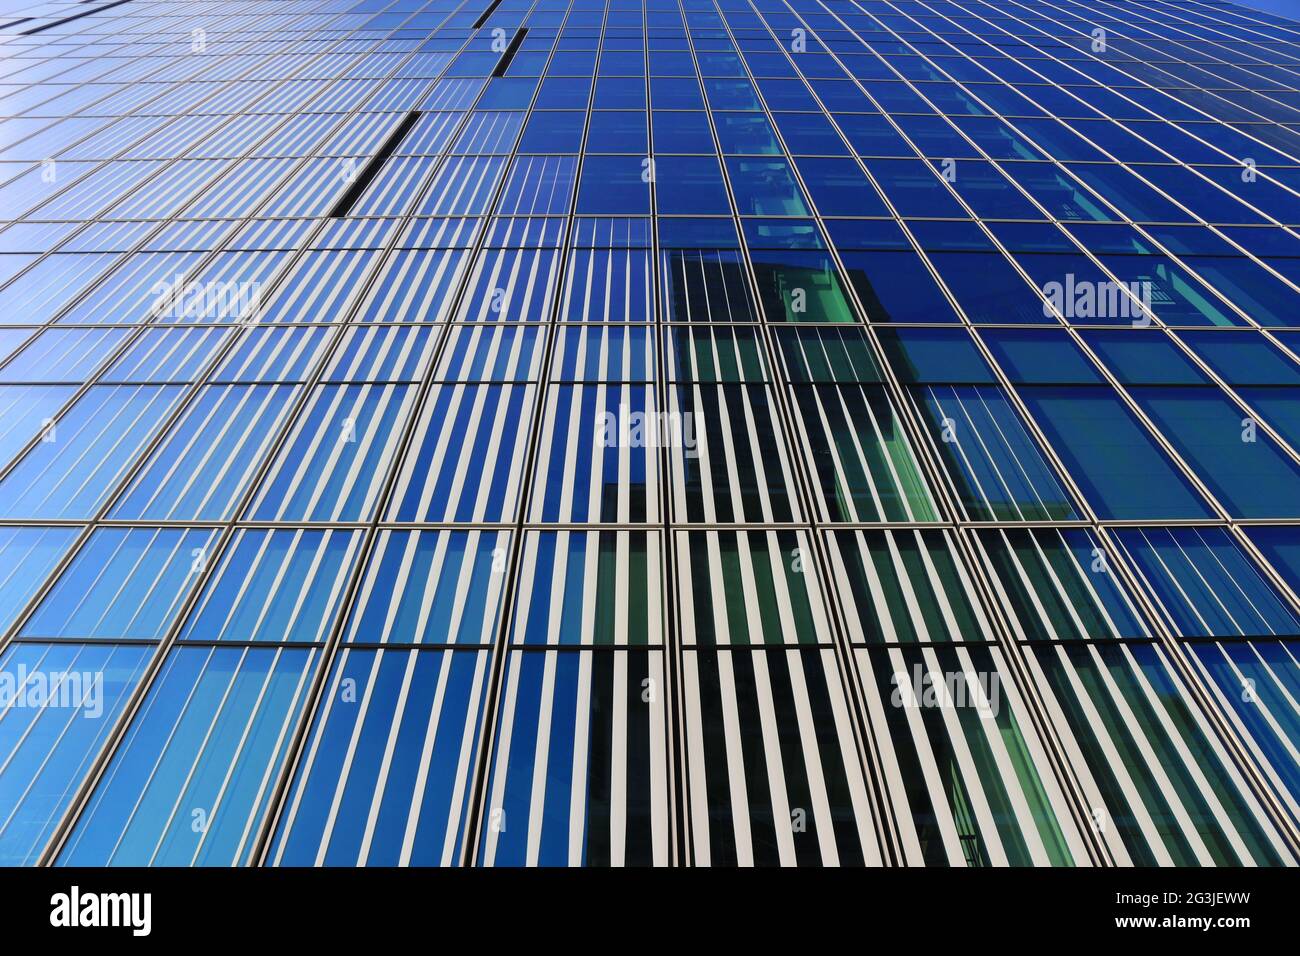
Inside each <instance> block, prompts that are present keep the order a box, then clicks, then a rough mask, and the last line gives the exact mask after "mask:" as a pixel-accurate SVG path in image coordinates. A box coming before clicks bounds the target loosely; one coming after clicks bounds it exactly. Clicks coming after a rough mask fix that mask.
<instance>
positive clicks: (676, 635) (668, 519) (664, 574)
mask: <svg viewBox="0 0 1300 956" xmlns="http://www.w3.org/2000/svg"><path fill="white" fill-rule="evenodd" d="M649 6H650V5H649V3H648V2H647V0H641V30H642V34H641V35H642V44H643V49H642V53H643V59H642V62H643V63H644V68H645V104H646V105H645V119H646V146H647V150H646V152H647V155H648V156H649V158H650V162H651V170H652V172H654V173H657V170H655V168H654V162H655V139H654V136H655V124H654V97H653V93H652V84H651V82H650V80H651V70H650V43H651V26H650V16H649V13H650V10H649ZM682 36H683V38H684V39H686V40H687V43H688V44H689V42H690V40H689V37H688V35H687V28H686V20H685V17H684V16H683V18H682ZM602 46H603V37H602ZM701 95H703V93H702V92H701ZM648 185H649V187H650V217H649V218H650V250H649V254H650V296H651V309H652V314H653V315H654V330H655V363H656V365H657V369H656V371H655V375H654V378H655V381H654V389H655V406H656V410H657V411H658V413H659V416H660V417H659V421H661V422H667V421H671V419H670V418H669V417H668V416H669V415H670V409H669V403H668V394H669V389H670V388H673V387H675V386H676V383H675V382H674V383H670V382H669V364H668V336H669V334H670V333H669V323H668V322H667V319H666V317H665V315H664V312H665V305H664V301H663V298H664V297H663V291H662V290H663V282H664V276H663V263H662V262H661V261H660V256H661V255H662V249H661V247H660V245H659V203H658V176H657V175H651V177H650V182H649V184H648ZM670 444H671V443H663V442H660V443H658V445H659V447H658V448H657V449H656V451H657V453H658V456H659V517H660V521H659V524H658V527H659V528H660V534H661V535H662V542H661V544H660V549H661V551H660V554H661V559H662V561H661V564H662V567H661V569H660V574H659V581H660V586H659V597H660V600H661V601H662V602H663V614H664V640H663V644H662V645H661V650H660V652H661V653H662V654H663V659H664V674H665V676H666V678H667V682H668V687H667V688H666V693H665V695H664V699H665V700H667V701H670V702H671V706H670V707H669V708H668V714H667V717H668V721H667V740H666V744H667V748H668V754H667V758H668V759H667V763H668V766H667V772H668V778H669V779H668V801H669V804H668V853H669V856H668V861H669V865H670V866H671V865H673V864H678V865H682V866H684V865H686V864H687V863H688V862H691V863H693V862H694V844H693V841H691V840H689V839H688V838H687V837H688V826H689V824H688V817H689V813H690V810H689V807H690V801H689V792H690V791H689V784H688V777H689V773H690V767H689V761H688V759H687V744H686V731H685V727H686V682H685V679H684V678H683V676H682V657H681V655H682V638H681V633H680V628H681V621H680V620H679V613H678V608H677V600H676V598H677V595H676V591H677V583H678V577H677V540H676V539H677V535H676V533H675V530H674V528H675V524H676V522H675V518H676V507H675V500H674V499H675V496H674V494H673V488H674V483H673V475H674V470H673V456H672V455H671V454H670V453H669V446H670Z"/></svg>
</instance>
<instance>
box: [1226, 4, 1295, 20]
mask: <svg viewBox="0 0 1300 956" xmlns="http://www.w3.org/2000/svg"><path fill="white" fill-rule="evenodd" d="M1237 2H1238V3H1239V4H1240V5H1241V6H1243V7H1251V8H1253V9H1255V10H1266V11H1268V12H1269V13H1276V14H1278V15H1279V16H1283V17H1290V18H1291V19H1292V20H1300V0H1237Z"/></svg>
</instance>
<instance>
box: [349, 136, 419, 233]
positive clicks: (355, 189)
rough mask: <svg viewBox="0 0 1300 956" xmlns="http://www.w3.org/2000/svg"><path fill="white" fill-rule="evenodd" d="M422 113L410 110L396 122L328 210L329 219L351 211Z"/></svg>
mask: <svg viewBox="0 0 1300 956" xmlns="http://www.w3.org/2000/svg"><path fill="white" fill-rule="evenodd" d="M422 115H423V114H422V113H421V112H420V111H419V110H411V112H409V113H407V114H406V116H404V117H403V118H402V121H401V122H400V123H398V124H397V128H396V129H394V130H393V131H392V132H391V133H389V134H388V138H387V139H386V140H384V144H383V145H382V146H380V147H379V152H377V153H375V155H374V156H372V157H370V161H369V162H368V163H366V165H365V167H364V168H363V169H362V170H361V172H360V173H359V174H358V175H357V178H356V179H354V180H353V181H352V185H351V186H349V187H348V190H347V192H345V193H344V194H343V195H342V196H340V197H339V200H338V202H336V203H335V204H334V208H332V209H331V210H330V212H329V215H330V218H331V219H338V218H341V217H342V216H346V215H347V214H348V213H349V212H351V211H352V207H353V206H355V205H356V204H357V200H358V199H360V198H361V194H362V193H364V192H365V191H366V187H367V186H369V185H370V183H371V182H372V181H373V180H374V178H375V177H376V176H378V175H379V170H380V169H382V168H383V165H384V163H385V162H386V161H387V160H388V157H390V156H392V155H393V153H394V152H396V151H397V147H398V144H400V143H401V142H402V140H404V139H406V136H407V134H408V133H410V132H411V127H413V126H414V125H415V122H416V120H418V119H419V118H420V117H421V116H422Z"/></svg>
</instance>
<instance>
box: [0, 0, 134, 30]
mask: <svg viewBox="0 0 1300 956" xmlns="http://www.w3.org/2000/svg"><path fill="white" fill-rule="evenodd" d="M130 2H131V0H115V2H113V3H106V4H104V5H103V6H102V7H96V8H95V9H94V10H87V11H86V12H85V13H74V14H73V15H72V16H70V17H64V18H63V19H62V20H51V21H50V22H49V23H42V24H41V25H40V26H39V27H32V28H31V29H30V30H24V31H23V32H22V35H23V36H25V37H29V36H32V35H33V34H36V33H44V32H45V31H46V30H48V29H50V28H51V27H59V26H62V25H63V24H65V23H71V22H72V21H73V20H80V19H81V18H82V17H88V16H91V15H92V14H95V13H103V12H104V11H105V10H112V9H113V8H114V7H120V6H121V5H122V4H124V3H130Z"/></svg>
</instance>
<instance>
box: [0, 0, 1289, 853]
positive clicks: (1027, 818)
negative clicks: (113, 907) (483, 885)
mask: <svg viewBox="0 0 1300 956" xmlns="http://www.w3.org/2000/svg"><path fill="white" fill-rule="evenodd" d="M0 7H3V9H0V16H2V17H3V18H4V19H3V20H0V38H3V42H4V49H5V56H4V57H3V58H2V59H0V101H2V102H3V115H4V116H6V117H8V118H7V119H5V120H3V121H2V123H3V126H2V129H3V132H2V133H0V144H3V145H0V217H2V218H3V220H4V222H3V228H0V689H4V688H8V689H7V690H5V692H4V693H3V695H0V862H4V863H6V864H12V865H21V864H27V865H31V864H37V863H83V864H104V863H124V864H171V865H175V864H181V865H188V864H204V865H217V864H232V863H241V864H242V863H260V864H267V865H278V864H295V865H303V864H340V865H357V864H370V865H378V864H411V865H432V864H458V863H471V864H476V865H503V864H524V863H542V864H608V863H614V864H623V863H626V864H651V863H654V864H665V865H667V864H686V865H689V864H699V865H702V864H736V863H740V864H751V863H752V864H777V863H782V864H805V865H814V864H834V863H839V864H863V863H866V864H930V865H940V864H957V865H961V864H967V865H1002V864H1034V865H1066V864H1084V863H1093V864H1120V865H1125V864H1172V863H1180V864H1197V863H1200V864H1237V863H1287V864H1290V863H1294V862H1295V860H1296V857H1297V854H1300V761H1298V760H1297V753H1300V708H1298V707H1297V700H1300V679H1298V674H1300V671H1298V669H1297V654H1298V652H1300V645H1297V644H1296V635H1297V634H1300V455H1298V454H1297V452H1298V451H1300V413H1297V409H1300V402H1297V401H1296V393H1295V392H1294V391H1293V389H1295V388H1296V387H1297V385H1300V364H1298V363H1300V332H1297V331H1295V329H1297V328H1300V319H1297V312H1296V308H1295V305H1296V302H1297V301H1300V300H1298V299H1297V298H1296V293H1297V290H1300V267H1298V266H1297V263H1300V239H1297V237H1296V235H1294V234H1293V230H1294V229H1295V228H1296V227H1298V226H1300V135H1298V134H1297V133H1296V131H1295V130H1296V129H1297V128H1300V127H1297V125H1296V123H1297V120H1300V112H1297V111H1300V98H1298V97H1300V93H1298V92H1297V91H1298V90H1300V87H1298V86H1297V82H1296V75H1297V74H1296V71H1295V70H1294V69H1293V68H1292V66H1291V61H1292V59H1293V58H1294V50H1295V48H1296V44H1297V41H1298V40H1300V24H1294V23H1288V22H1287V21H1283V20H1281V19H1278V18H1275V17H1271V16H1269V15H1266V14H1261V13H1254V12H1249V11H1246V10H1245V9H1243V8H1236V7H1232V6H1228V5H1223V4H1212V5H1211V4H1193V5H1187V4H1183V5H1170V4H1159V5H1156V4H1154V3H1153V4H1152V5H1151V8H1150V9H1147V8H1145V7H1144V6H1143V5H1142V4H1141V3H1131V4H1126V5H1124V7H1123V9H1122V11H1118V8H1116V7H1114V6H1113V5H1110V4H1106V3H1101V2H1098V0H1081V2H1075V3H1070V4H1065V5H1057V4H1050V3H1049V4H1046V5H1044V4H1032V5H1029V4H1016V3H1005V2H1000V0H996V2H992V3H974V4H970V3H956V2H949V0H934V2H927V3H925V4H923V5H921V4H914V3H899V2H894V0H826V2H814V0H781V2H763V3H755V4H750V3H743V4H738V3H732V2H726V3H715V2H714V0H648V2H647V3H644V4H643V3H640V2H638V3H635V4H629V3H625V2H622V0H610V2H605V0H575V2H573V3H569V2H559V0H535V2H534V0H511V2H506V3H502V2H500V0H470V2H469V3H468V4H466V5H460V4H458V3H453V2H451V0H428V2H425V0H419V2H405V0H398V2H390V0H364V2H360V3H354V2H349V3H341V2H333V0H296V2H294V3H291V4H285V3H263V2H259V0H249V2H245V3H240V4H229V5H223V4H220V3H216V4H203V5H189V4H184V3H180V2H173V0H160V2H156V3H150V4H148V5H139V6H136V5H135V4H132V3H121V4H116V5H109V6H105V7H103V8H102V9H101V8H100V7H99V6H94V7H93V8H87V9H84V10H83V9H81V7H80V5H76V4H67V3H49V4H33V5H32V6H30V7H25V6H24V5H23V3H22V0H8V2H7V3H4V4H0ZM223 8H225V9H223ZM1117 11H1118V12H1119V13H1120V14H1122V17H1120V16H1117ZM1098 31H1100V32H1098ZM177 290H180V292H179V293H178V291H177ZM254 291H255V295H253V294H252V293H253V292H254ZM245 293H248V294H247V295H246V294H245ZM160 295H162V296H164V299H165V300H164V301H162V302H161V303H160V301H159V296H160ZM250 297H251V298H250ZM236 300H237V301H236ZM232 302H235V303H236V304H235V305H232ZM247 302H251V303H252V305H251V306H249V305H247ZM241 303H242V304H241ZM1078 303H1086V307H1085V306H1077V307H1076V304H1078ZM611 423H612V424H611ZM19 674H22V675H29V676H30V675H36V677H37V679H38V680H39V682H40V684H39V687H40V688H42V689H41V692H40V693H36V692H34V691H33V686H36V685H30V683H29V676H24V677H23V678H22V682H21V683H22V687H21V688H20V687H19V686H18V683H17V681H18V678H17V677H16V676H15V675H19ZM74 678H75V683H74V682H73V681H74ZM6 681H7V683H6ZM902 682H905V685H904V684H903V683H902ZM903 686H905V687H906V693H905V694H902V693H901V692H900V687H903ZM52 687H62V688H64V691H65V692H64V693H62V694H56V693H51V692H49V690H50V688H52ZM72 687H76V688H79V690H78V691H77V693H76V694H72V693H69V692H67V689H68V688H72ZM20 691H21V693H20ZM900 701H902V702H903V703H900Z"/></svg>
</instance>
